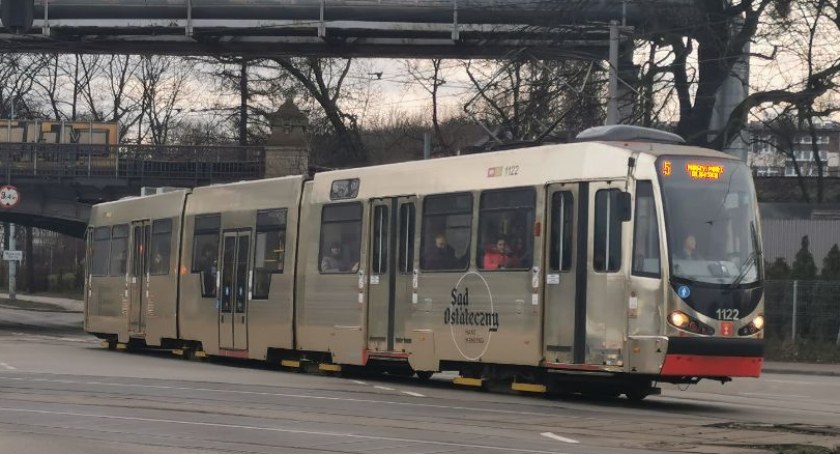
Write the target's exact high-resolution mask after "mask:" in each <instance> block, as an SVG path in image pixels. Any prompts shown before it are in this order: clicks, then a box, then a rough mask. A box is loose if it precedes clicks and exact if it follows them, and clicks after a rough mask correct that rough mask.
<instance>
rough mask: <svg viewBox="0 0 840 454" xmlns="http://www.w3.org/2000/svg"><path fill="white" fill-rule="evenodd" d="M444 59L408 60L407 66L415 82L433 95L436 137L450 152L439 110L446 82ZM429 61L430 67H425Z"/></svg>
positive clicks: (433, 120) (442, 146)
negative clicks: (441, 92) (439, 94)
mask: <svg viewBox="0 0 840 454" xmlns="http://www.w3.org/2000/svg"><path fill="white" fill-rule="evenodd" d="M442 62H443V60H441V59H439V58H433V59H431V60H428V61H422V60H406V62H405V68H406V71H407V72H408V74H409V76H411V79H412V81H413V82H415V83H418V84H420V86H421V87H423V89H424V90H426V91H427V92H428V93H429V94H430V95H431V96H432V127H433V128H434V130H435V137H437V142H438V145H439V146H440V148H442V149H443V150H444V151H447V152H449V151H450V148H449V145H448V143H447V141H446V140H445V139H444V137H443V132H442V131H441V128H440V115H439V112H438V110H439V109H438V92H439V91H440V88H441V87H443V86H444V85H445V84H446V77H445V75H444V69H443V66H442ZM424 63H428V68H426V67H424V66H425V65H424Z"/></svg>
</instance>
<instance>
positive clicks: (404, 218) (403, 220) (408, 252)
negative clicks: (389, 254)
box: [399, 203, 416, 273]
mask: <svg viewBox="0 0 840 454" xmlns="http://www.w3.org/2000/svg"><path fill="white" fill-rule="evenodd" d="M415 216H416V213H415V208H414V204H413V203H408V204H405V205H402V206H401V207H400V240H399V245H400V257H399V259H400V266H399V268H400V272H401V273H411V272H412V271H414V225H415V219H416V218H415Z"/></svg>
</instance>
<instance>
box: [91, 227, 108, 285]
mask: <svg viewBox="0 0 840 454" xmlns="http://www.w3.org/2000/svg"><path fill="white" fill-rule="evenodd" d="M110 256H111V228H110V227H97V228H95V229H93V260H92V261H91V267H90V274H92V275H94V276H107V275H108V258H109V257H110Z"/></svg>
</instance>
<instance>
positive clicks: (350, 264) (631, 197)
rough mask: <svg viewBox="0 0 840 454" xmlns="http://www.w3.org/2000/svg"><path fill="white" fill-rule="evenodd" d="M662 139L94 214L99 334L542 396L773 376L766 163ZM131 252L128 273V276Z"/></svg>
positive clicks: (517, 153) (173, 199)
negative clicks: (121, 254)
mask: <svg viewBox="0 0 840 454" xmlns="http://www.w3.org/2000/svg"><path fill="white" fill-rule="evenodd" d="M636 132H639V134H640V135H641V136H642V138H644V132H645V130H639V131H636ZM602 138H603V137H602ZM650 138H651V140H650V141H647V142H645V141H638V140H637V141H609V140H603V141H595V142H581V143H574V144H566V145H549V146H542V147H536V148H529V149H522V150H510V151H503V152H496V153H488V154H484V155H474V156H463V157H454V158H445V159H437V160H431V161H423V162H411V163H402V164H392V165H386V166H377V167H368V168H361V169H347V170H339V171H332V172H324V173H319V174H317V175H315V176H314V178H312V179H306V178H304V177H286V178H276V179H267V180H262V181H255V182H242V183H235V184H227V185H216V186H209V187H203V188H196V189H194V190H179V191H175V192H172V193H167V194H161V195H154V196H148V197H135V198H130V199H125V200H120V201H117V202H110V203H106V204H101V205H97V206H96V207H94V209H93V211H92V216H91V226H90V229H89V231H88V233H89V236H88V244H89V247H88V252H89V261H88V263H89V267H88V268H89V269H88V272H87V275H88V278H87V280H86V283H87V290H86V325H85V328H86V330H88V331H89V332H92V333H95V334H97V335H98V336H100V337H102V338H103V339H106V340H107V341H109V342H120V343H124V342H128V341H129V340H131V339H142V340H143V342H145V343H146V344H148V345H150V346H160V345H162V344H164V343H167V342H169V341H173V342H175V344H178V345H181V346H188V348H187V350H190V349H192V350H194V351H201V352H203V353H204V354H208V355H219V356H231V357H240V358H249V359H258V360H267V361H270V362H273V363H277V364H283V365H284V366H287V367H289V365H292V364H296V365H297V366H298V367H296V368H297V369H300V368H303V366H304V365H308V364H319V365H323V364H333V365H337V367H340V368H343V369H344V370H367V371H369V372H370V371H375V372H387V373H391V374H396V375H412V374H414V373H417V374H418V375H419V376H421V377H425V378H428V377H429V376H430V374H431V373H434V372H437V371H441V370H453V371H458V372H459V373H460V375H461V377H462V378H463V380H467V381H471V382H476V383H480V384H481V383H485V382H488V383H489V382H503V383H507V386H509V387H511V389H520V390H525V391H527V390H543V389H544V390H546V391H547V392H581V393H596V391H597V390H601V391H600V392H606V393H607V394H610V393H612V394H625V395H627V396H628V397H632V398H643V397H644V396H646V395H648V394H651V393H655V392H656V388H654V387H653V386H652V383H654V382H672V383H693V382H696V381H697V380H699V379H702V378H715V379H721V378H728V377H733V376H757V375H758V374H759V372H760V368H761V362H762V359H761V358H762V340H761V339H762V334H763V330H762V329H763V295H762V288H763V287H762V278H763V276H762V269H761V267H762V260H761V259H760V256H761V250H760V244H761V243H760V229H759V226H758V222H757V219H758V217H757V208H756V202H755V194H754V189H753V187H752V180H751V177H750V173H749V170H748V169H747V168H746V166H745V165H744V164H743V163H741V162H739V161H736V160H733V159H730V158H729V157H728V156H726V155H724V154H721V153H717V152H713V151H709V150H704V149H700V148H694V147H686V146H681V145H677V144H672V143H656V140H659V139H661V138H662V136H658V135H651V136H650ZM106 233H107V235H106ZM167 234H168V235H169V236H167ZM167 241H168V244H169V245H171V246H169V249H166V251H168V253H169V261H168V262H167V263H166V266H165V267H163V268H161V267H160V265H159V264H157V262H155V260H156V258H155V257H156V256H155V254H156V253H157V252H160V251H161V250H162V249H163V248H164V247H165V246H166V245H167ZM105 248H107V251H108V252H107V253H105V252H103V249H105ZM123 249H125V251H126V253H127V254H128V258H127V259H126V260H127V262H126V263H127V264H126V265H125V266H124V265H122V264H120V263H116V264H114V262H113V261H114V260H119V259H115V258H114V257H115V256H114V254H111V253H110V251H112V250H118V251H119V250H123ZM112 268H113V273H112V272H111V271H112ZM123 268H125V269H123ZM152 271H154V272H152ZM132 298H135V299H136V300H137V301H139V306H138V305H135V304H134V301H135V299H132ZM135 313H136V314H135ZM177 348H182V347H177ZM187 350H185V351H187ZM307 367H308V366H307ZM319 367H320V366H319ZM514 385H515V386H514Z"/></svg>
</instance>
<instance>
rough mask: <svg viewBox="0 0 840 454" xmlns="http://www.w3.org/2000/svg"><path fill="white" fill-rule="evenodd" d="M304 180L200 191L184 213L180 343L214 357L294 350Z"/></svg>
mask: <svg viewBox="0 0 840 454" xmlns="http://www.w3.org/2000/svg"><path fill="white" fill-rule="evenodd" d="M301 185H302V177H286V178H277V179H267V180H260V181H255V182H242V183H234V184H230V185H217V186H209V187H205V188H198V189H196V190H195V191H194V193H193V194H192V195H191V197H190V199H189V200H188V203H187V209H186V212H185V236H184V238H185V239H184V242H183V245H182V249H183V250H182V256H183V264H182V273H183V274H184V278H183V279H182V285H181V295H180V298H181V306H180V311H181V313H180V317H181V337H182V339H183V340H184V341H186V342H188V343H190V342H192V343H194V344H193V345H194V346H196V345H197V344H198V343H200V345H201V348H203V350H204V352H205V353H207V354H210V355H228V356H237V357H247V358H252V359H267V357H268V352H269V349H291V348H293V339H292V314H293V287H294V286H293V281H294V273H293V268H292V264H293V263H294V260H295V247H294V245H295V242H296V240H297V218H298V207H299V201H300V193H301Z"/></svg>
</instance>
